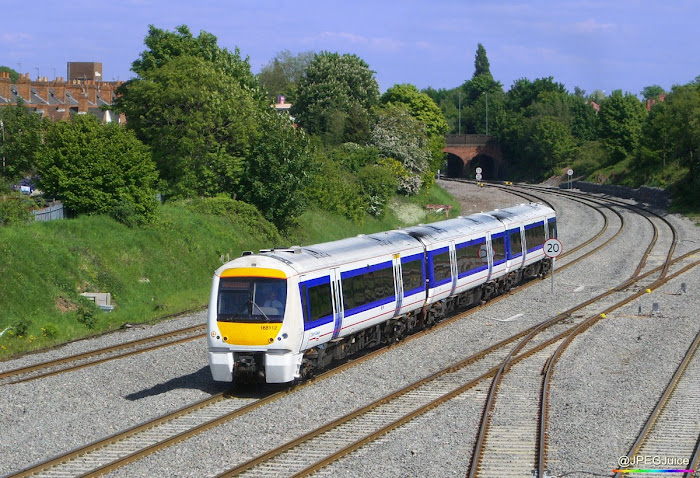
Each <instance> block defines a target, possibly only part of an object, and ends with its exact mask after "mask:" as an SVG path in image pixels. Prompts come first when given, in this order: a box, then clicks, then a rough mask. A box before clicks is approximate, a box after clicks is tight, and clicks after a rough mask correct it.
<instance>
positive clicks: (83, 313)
mask: <svg viewBox="0 0 700 478" xmlns="http://www.w3.org/2000/svg"><path fill="white" fill-rule="evenodd" d="M95 312H96V311H95V305H94V304H93V303H91V302H88V301H83V302H82V303H81V304H80V305H78V310H77V311H76V313H77V318H78V322H80V323H81V324H83V325H84V326H85V327H87V328H88V329H91V330H92V329H94V328H95V326H96V325H97V318H96V317H95Z"/></svg>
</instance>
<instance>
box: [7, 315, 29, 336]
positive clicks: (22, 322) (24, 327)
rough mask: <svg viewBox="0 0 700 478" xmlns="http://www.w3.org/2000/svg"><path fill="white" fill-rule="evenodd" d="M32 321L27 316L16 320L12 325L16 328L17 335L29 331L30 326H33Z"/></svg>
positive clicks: (22, 334)
mask: <svg viewBox="0 0 700 478" xmlns="http://www.w3.org/2000/svg"><path fill="white" fill-rule="evenodd" d="M31 325H32V321H31V320H29V319H27V318H22V319H19V320H18V321H17V322H15V323H14V324H13V325H12V327H13V329H14V335H15V337H23V336H25V335H27V332H29V327H31Z"/></svg>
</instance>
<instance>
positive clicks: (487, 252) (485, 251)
mask: <svg viewBox="0 0 700 478" xmlns="http://www.w3.org/2000/svg"><path fill="white" fill-rule="evenodd" d="M479 257H481V258H482V259H485V260H486V261H488V266H489V271H488V273H487V274H486V280H487V281H489V280H491V274H492V273H493V245H492V244H491V235H490V234H489V235H487V236H486V243H485V244H484V245H482V246H481V247H480V248H479Z"/></svg>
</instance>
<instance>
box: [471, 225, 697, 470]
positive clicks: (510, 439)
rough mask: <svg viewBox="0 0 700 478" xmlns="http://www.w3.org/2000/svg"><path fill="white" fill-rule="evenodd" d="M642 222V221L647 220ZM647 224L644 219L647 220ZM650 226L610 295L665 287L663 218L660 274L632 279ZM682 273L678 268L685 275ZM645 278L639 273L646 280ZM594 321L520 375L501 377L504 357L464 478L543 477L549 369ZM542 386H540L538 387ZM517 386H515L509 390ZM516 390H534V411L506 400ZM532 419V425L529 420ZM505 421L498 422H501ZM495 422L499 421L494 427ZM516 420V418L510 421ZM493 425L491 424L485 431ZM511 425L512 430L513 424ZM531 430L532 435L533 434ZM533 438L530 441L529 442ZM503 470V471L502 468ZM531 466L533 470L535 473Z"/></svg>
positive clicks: (519, 400)
mask: <svg viewBox="0 0 700 478" xmlns="http://www.w3.org/2000/svg"><path fill="white" fill-rule="evenodd" d="M647 219H648V218H647ZM648 220H649V219H648ZM649 222H650V223H652V225H653V227H654V236H653V239H652V241H651V242H650V244H649V247H647V249H646V251H645V253H644V255H643V257H642V259H641V261H640V263H639V265H638V267H637V269H636V271H635V273H634V275H633V276H632V277H631V278H630V279H629V280H627V281H625V282H624V283H623V284H621V285H620V286H618V287H616V288H615V289H614V291H615V292H622V291H627V290H629V289H628V288H629V287H630V286H631V285H632V284H636V290H637V291H639V290H641V291H642V292H641V293H643V292H644V290H645V289H646V290H647V291H650V290H651V289H652V288H656V287H657V286H659V285H661V284H662V283H664V282H665V280H664V278H665V277H666V274H667V272H668V268H669V267H670V265H671V264H672V263H673V262H677V261H672V260H671V258H672V256H673V253H674V251H675V245H676V242H677V233H676V231H675V228H674V227H673V226H672V225H671V224H670V223H669V222H668V221H666V220H665V219H664V222H665V224H666V225H667V226H668V227H669V228H670V231H671V233H672V238H673V239H672V241H671V244H670V247H669V248H668V252H667V254H666V260H665V261H664V264H663V265H662V266H661V271H660V275H659V277H658V278H657V279H656V280H654V281H652V282H650V283H648V284H647V283H645V282H641V283H640V282H639V281H638V275H639V273H640V271H641V270H642V269H643V267H644V264H645V263H646V261H647V259H648V257H649V255H650V253H651V251H652V249H653V247H654V245H655V244H656V242H657V240H658V228H657V227H656V225H655V224H653V222H652V221H650V220H649ZM685 270H686V269H682V271H685ZM649 275H650V274H645V276H649ZM641 293H640V292H637V293H635V294H633V295H632V296H630V297H629V298H628V299H624V300H622V301H621V302H619V305H615V306H614V308H617V307H619V306H621V305H624V304H626V303H628V302H629V301H631V300H633V299H634V298H636V297H638V296H640V295H641ZM610 310H612V309H611V308H608V309H606V310H605V311H604V312H601V317H605V315H604V314H605V313H609V311H610ZM598 320H600V317H596V316H595V315H593V316H591V317H590V318H589V319H587V320H585V321H583V322H581V323H580V324H579V325H577V326H576V327H575V328H572V330H571V333H570V335H569V336H568V337H566V339H565V340H563V341H562V343H561V344H560V345H559V347H557V349H556V351H555V352H554V354H553V355H552V356H551V357H549V358H548V359H546V360H542V361H541V362H534V363H532V365H531V366H530V368H529V369H524V368H523V366H521V367H519V369H520V370H521V371H522V370H523V369H524V370H525V373H523V372H521V374H514V373H510V374H508V378H507V379H504V378H503V377H504V376H505V374H506V372H507V371H508V370H509V369H510V367H511V364H510V363H509V360H510V356H509V357H508V358H506V359H505V360H504V362H503V364H502V365H501V367H500V369H499V372H498V373H497V374H496V376H495V378H494V379H493V382H492V385H491V389H490V392H489V396H488V398H487V400H486V405H485V407H484V412H483V415H482V419H481V425H480V429H479V433H478V436H477V440H476V443H475V446H474V452H473V454H472V458H471V462H470V468H469V473H468V475H467V476H469V477H470V478H472V477H476V476H503V474H504V473H506V474H507V473H508V470H511V472H510V473H514V474H515V475H517V476H527V474H532V476H537V477H544V476H547V475H546V471H545V464H546V449H547V433H546V429H547V419H548V416H549V413H548V395H549V387H550V383H551V375H552V373H553V370H554V365H555V363H556V362H557V360H558V359H559V357H560V356H561V354H562V352H563V351H564V350H565V349H566V347H567V346H568V345H569V344H570V343H571V341H572V340H573V338H574V337H576V336H578V335H579V334H581V333H583V332H584V331H585V330H587V329H588V328H589V327H590V326H591V325H593V324H594V323H595V322H597V321H598ZM529 339H530V337H527V338H526V339H524V340H523V342H522V343H521V344H519V345H518V347H516V349H515V350H514V351H513V353H516V352H517V350H518V349H519V348H520V347H522V346H523V344H524V343H526V342H527V341H528V340H529ZM542 363H544V370H545V373H544V377H543V379H542V380H540V377H539V375H540V374H538V373H536V371H537V370H538V369H541V368H542ZM502 381H506V382H507V383H508V385H503V386H504V387H505V388H506V390H509V391H510V393H505V394H504V393H499V390H500V389H501V386H502V384H503V382H502ZM540 382H542V385H540ZM513 384H517V385H513ZM518 390H520V391H521V392H520V393H524V392H525V391H528V392H529V393H530V394H532V393H533V391H536V390H540V391H541V392H540V398H539V407H538V406H537V405H536V404H537V401H538V400H532V399H528V398H527V397H523V396H519V397H518V396H516V397H515V398H514V397H513V396H512V395H513V394H514V393H517V391H518ZM496 397H499V398H500V400H499V402H498V403H501V407H500V408H496ZM533 412H536V413H535V414H534V417H536V420H535V419H533V418H534V417H533ZM504 416H505V417H506V418H503V417H504ZM497 417H500V422H499V421H498V419H497ZM516 417H520V418H516ZM522 417H530V418H529V419H523V418H522ZM493 422H496V423H497V424H494V425H493V426H491V424H492V423H493ZM504 422H505V423H510V425H511V427H508V426H505V427H504V426H503V425H502V424H503V423H504ZM515 423H517V426H514V425H513V424H515ZM514 429H515V430H520V432H521V433H519V434H518V435H517V438H518V439H517V440H516V439H514V436H513V430H514ZM534 431H537V433H534V434H533V432H534ZM535 438H536V439H535ZM506 456H510V457H511V458H510V459H509V460H507V466H506V465H504V461H503V460H504V457H506ZM504 466H505V467H504ZM535 467H536V469H535Z"/></svg>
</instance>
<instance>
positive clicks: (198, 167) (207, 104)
mask: <svg viewBox="0 0 700 478" xmlns="http://www.w3.org/2000/svg"><path fill="white" fill-rule="evenodd" d="M117 108H119V109H120V110H121V111H123V112H125V113H126V117H127V119H128V122H127V127H128V128H129V129H131V130H133V131H134V132H135V133H136V134H137V136H138V138H139V139H141V140H142V141H143V142H144V143H146V144H147V145H149V146H150V147H151V148H152V150H153V157H154V159H155V161H156V164H157V165H158V169H159V171H160V174H161V177H162V178H163V179H164V180H165V181H166V183H167V185H168V188H169V190H168V191H167V192H166V196H173V197H192V196H215V195H217V194H219V193H222V192H225V193H228V194H230V195H232V196H233V195H235V194H237V193H238V192H239V181H240V177H241V174H242V173H243V163H244V159H245V158H246V156H247V154H248V153H249V151H250V150H251V147H252V137H253V135H254V134H255V133H256V131H257V128H258V121H259V116H260V114H261V113H260V111H261V108H263V106H261V105H260V104H259V103H258V101H257V100H256V99H255V98H254V97H253V96H252V95H251V94H250V92H249V91H248V90H246V89H244V88H243V87H242V86H241V84H240V82H239V81H238V80H237V79H236V78H233V77H231V76H229V75H222V74H221V73H220V72H219V71H218V70H217V69H216V68H215V67H214V66H213V65H212V64H211V63H210V62H207V61H205V60H202V59H199V58H194V57H189V56H184V57H178V58H174V59H172V60H170V61H169V62H167V63H166V64H164V65H163V66H160V67H158V68H156V69H155V70H153V71H149V72H148V74H147V76H146V77H145V78H143V79H138V80H134V81H132V82H131V83H129V84H128V85H127V87H126V88H125V89H124V91H123V94H122V96H121V97H120V98H119V99H118V101H117ZM264 108H265V111H266V110H267V109H269V106H264Z"/></svg>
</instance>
